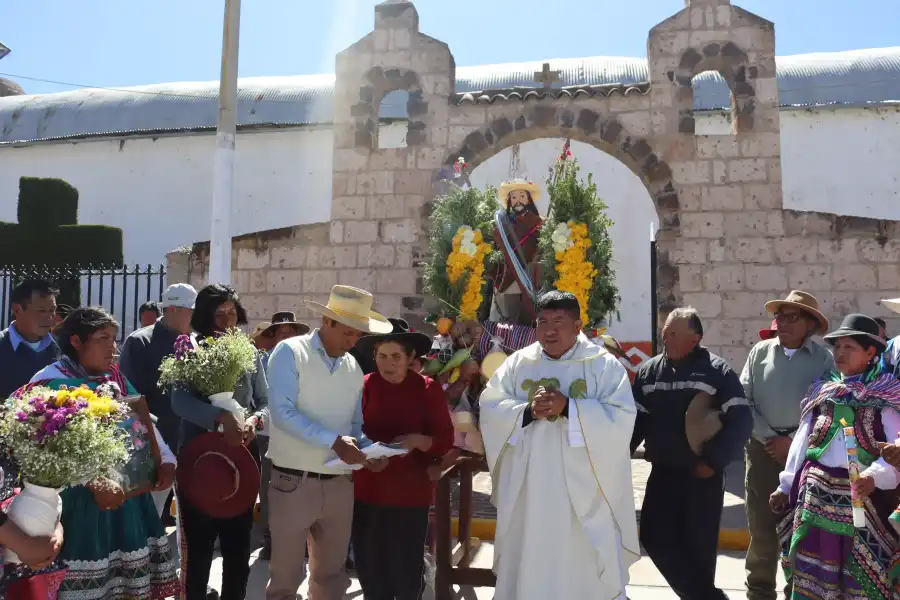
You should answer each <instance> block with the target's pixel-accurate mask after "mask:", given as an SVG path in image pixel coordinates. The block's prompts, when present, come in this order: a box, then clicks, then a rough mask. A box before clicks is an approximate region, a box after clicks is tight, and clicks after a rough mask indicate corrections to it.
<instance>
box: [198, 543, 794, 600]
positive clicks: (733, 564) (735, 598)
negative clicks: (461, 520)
mask: <svg viewBox="0 0 900 600" xmlns="http://www.w3.org/2000/svg"><path fill="white" fill-rule="evenodd" d="M257 555H258V551H256V552H254V558H253V559H252V560H251V563H252V571H251V575H250V584H249V586H248V589H247V600H264V598H265V586H266V583H267V581H268V562H266V561H261V560H258V559H257V558H256V556H257ZM492 560H493V546H492V545H491V544H488V543H485V544H483V545H482V547H481V549H479V551H478V553H477V554H476V556H475V563H474V565H473V566H476V567H483V568H489V567H490V565H491V562H492ZM630 575H631V581H630V585H629V586H628V597H629V598H630V599H631V600H676V599H677V596H676V595H675V594H674V592H672V590H671V589H670V588H669V587H668V586H667V585H666V582H665V580H664V579H663V578H662V576H661V575H660V574H659V571H657V570H656V568H655V567H654V566H653V563H652V562H651V561H650V559H648V558H647V557H646V556H645V557H642V558H641V560H639V561H638V562H637V563H636V564H634V565H633V566H632V567H631V572H630ZM221 577H222V561H221V559H220V558H216V560H215V562H214V563H213V573H212V577H211V580H210V585H211V586H212V587H213V588H215V589H219V585H220V582H221ZM778 581H779V583H778V585H779V589H780V587H783V586H784V580H783V578H782V576H781V575H780V574H779V580H778ZM716 583H717V585H718V586H719V587H720V588H721V589H722V590H724V591H725V593H726V594H727V595H728V597H729V598H731V600H740V599H744V598H746V597H747V594H746V591H745V590H744V555H743V553H736V552H728V553H722V554H720V555H719V564H718V572H717V573H716ZM306 589H307V586H306V584H305V583H304V585H303V587H302V588H301V590H300V593H301V595H300V597H302V598H305V597H306ZM456 592H457V596H456V597H457V599H465V600H490V599H492V598H493V597H494V590H493V589H492V588H474V589H473V588H464V589H457V590H456ZM344 598H345V599H356V600H362V590H361V589H360V587H359V582H358V581H357V580H356V579H354V580H353V581H352V585H351V587H350V589H349V590H348V591H347V595H346V596H344Z"/></svg>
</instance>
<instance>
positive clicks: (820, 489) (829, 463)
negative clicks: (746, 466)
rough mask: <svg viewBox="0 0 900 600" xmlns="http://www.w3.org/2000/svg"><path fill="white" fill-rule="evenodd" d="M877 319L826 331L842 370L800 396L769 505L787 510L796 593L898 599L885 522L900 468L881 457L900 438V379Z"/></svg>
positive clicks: (789, 567)
mask: <svg viewBox="0 0 900 600" xmlns="http://www.w3.org/2000/svg"><path fill="white" fill-rule="evenodd" d="M878 333H879V332H878V324H877V323H876V322H875V321H874V320H873V319H871V318H869V317H867V316H865V315H859V314H853V315H848V316H847V317H846V318H845V319H844V321H843V323H841V326H840V327H839V328H838V329H837V330H836V331H834V332H832V333H830V334H828V335H826V336H825V341H826V342H828V343H829V344H831V345H832V346H833V347H834V359H835V364H836V366H837V370H835V371H832V372H830V373H827V374H826V375H825V377H824V378H823V379H821V380H820V381H818V382H816V383H814V384H813V385H812V386H811V387H810V388H809V391H808V392H807V396H806V398H805V399H804V400H803V402H802V403H801V412H802V417H801V422H800V428H799V429H798V430H797V433H796V435H795V436H794V441H793V443H792V444H791V449H790V452H789V453H788V458H787V464H786V466H785V468H784V471H782V473H781V476H780V480H781V483H780V485H779V487H778V489H777V490H776V491H775V493H773V494H772V497H771V498H770V500H769V503H770V505H771V507H772V509H773V510H774V511H776V512H783V511H785V509H788V508H789V509H790V512H788V513H787V514H786V516H785V518H784V519H783V520H782V522H781V524H780V526H779V530H780V531H779V532H780V534H781V539H782V547H783V563H784V568H785V573H786V575H787V578H788V581H789V582H790V583H792V585H793V593H792V595H791V597H792V598H797V599H799V598H841V599H848V598H853V599H859V600H862V599H864V598H870V599H873V600H882V599H886V598H892V597H894V596H893V588H892V584H891V576H890V568H891V558H892V555H893V554H894V552H895V551H896V549H897V542H898V539H897V532H896V531H895V530H894V529H893V528H892V527H891V525H890V524H889V521H888V519H889V517H890V514H891V511H893V509H894V508H895V507H896V505H897V502H896V496H893V495H892V494H890V493H888V490H893V489H894V488H896V487H897V484H898V482H900V473H898V472H897V471H896V470H895V469H894V468H893V467H891V466H890V465H889V464H887V463H886V462H885V460H884V459H882V458H879V455H880V453H881V448H882V447H883V446H884V442H885V441H886V440H891V441H893V440H894V439H896V438H897V436H898V435H900V381H898V380H897V379H896V378H895V377H894V376H893V375H891V374H888V373H883V372H882V371H881V366H880V362H879V358H880V356H881V353H882V352H884V348H885V341H884V340H883V339H882V338H881V337H880V336H879V335H878Z"/></svg>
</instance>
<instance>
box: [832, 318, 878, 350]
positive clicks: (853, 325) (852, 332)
mask: <svg viewBox="0 0 900 600" xmlns="http://www.w3.org/2000/svg"><path fill="white" fill-rule="evenodd" d="M880 332H881V327H879V325H878V323H877V322H876V321H875V319H873V318H872V317H870V316H868V315H863V314H859V313H853V314H850V315H847V316H846V317H844V320H843V321H841V326H840V327H838V328H837V329H835V330H834V331H832V332H831V333H829V334H828V335H826V336H825V341H826V342H827V343H828V344H831V345H832V346H833V345H834V343H835V342H836V341H837V340H839V339H840V338H842V337H864V338H867V339H868V340H870V341H871V342H872V343H873V344H875V346H876V347H877V348H878V349H879V350H878V352H879V354H880V353H882V352H884V349H885V348H887V342H886V341H885V340H884V338H882V337H881V336H880V335H879V333H880Z"/></svg>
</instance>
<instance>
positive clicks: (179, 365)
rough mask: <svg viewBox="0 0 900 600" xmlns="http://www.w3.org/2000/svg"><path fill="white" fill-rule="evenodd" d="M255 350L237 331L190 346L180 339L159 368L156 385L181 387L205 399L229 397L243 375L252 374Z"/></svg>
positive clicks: (188, 339)
mask: <svg viewBox="0 0 900 600" xmlns="http://www.w3.org/2000/svg"><path fill="white" fill-rule="evenodd" d="M256 356H257V350H256V348H255V347H254V346H253V343H252V342H251V341H250V338H248V337H247V336H246V335H245V334H244V333H243V332H242V331H241V330H239V329H232V330H230V331H228V332H226V333H223V334H222V335H220V336H218V337H214V338H207V339H203V340H200V341H198V342H196V343H195V342H194V341H193V340H192V339H191V338H190V337H189V336H186V335H182V336H179V337H178V339H177V340H175V354H173V355H172V356H169V357H166V358H165V359H164V360H163V362H162V364H161V365H160V367H159V372H160V376H159V385H160V387H168V386H170V385H183V386H186V387H188V388H190V389H191V390H192V391H194V392H195V393H197V394H199V395H200V396H203V397H206V398H215V397H216V396H222V395H228V396H229V397H231V396H232V395H233V394H234V390H235V388H236V387H237V384H238V381H240V379H241V377H242V376H243V375H244V373H254V372H255V371H256Z"/></svg>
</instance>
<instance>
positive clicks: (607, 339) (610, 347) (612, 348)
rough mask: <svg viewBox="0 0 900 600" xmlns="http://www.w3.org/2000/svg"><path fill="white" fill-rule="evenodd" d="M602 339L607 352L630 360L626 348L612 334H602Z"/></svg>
mask: <svg viewBox="0 0 900 600" xmlns="http://www.w3.org/2000/svg"><path fill="white" fill-rule="evenodd" d="M599 338H600V341H601V342H603V347H604V348H605V349H606V351H607V352H609V353H610V354H612V355H613V356H615V357H616V358H624V359H625V360H628V355H627V354H625V350H624V349H623V348H622V346H621V345H620V344H619V342H618V341H617V340H616V338H614V337H613V336H611V335H607V334H605V333H604V334H600V336H599Z"/></svg>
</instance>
